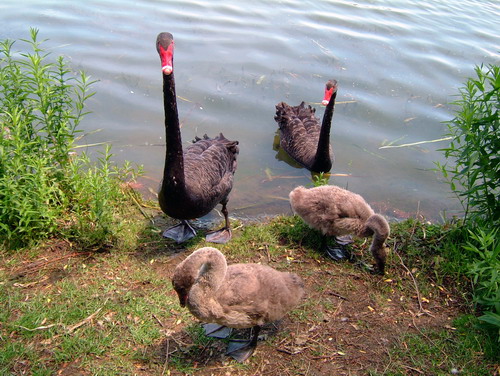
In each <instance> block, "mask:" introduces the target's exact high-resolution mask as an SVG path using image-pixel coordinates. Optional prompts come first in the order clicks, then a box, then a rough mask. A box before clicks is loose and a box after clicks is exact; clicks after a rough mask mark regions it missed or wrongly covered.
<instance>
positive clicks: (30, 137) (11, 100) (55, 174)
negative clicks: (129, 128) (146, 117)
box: [0, 29, 135, 248]
mask: <svg viewBox="0 0 500 376" xmlns="http://www.w3.org/2000/svg"><path fill="white" fill-rule="evenodd" d="M23 42H24V43H26V44H27V45H28V47H29V48H30V49H31V51H30V52H25V53H18V52H14V51H13V45H14V42H13V41H10V40H3V41H0V246H3V247H7V248H18V247H24V246H27V245H30V244H31V243H32V242H36V241H38V240H41V239H45V238H47V237H49V236H51V235H57V234H63V235H65V236H72V237H74V239H75V240H84V241H91V242H93V243H96V242H97V243H99V242H107V241H109V235H110V233H111V232H112V230H111V228H112V222H113V215H112V213H113V211H114V210H115V208H113V205H112V204H113V203H118V202H119V201H117V200H118V197H119V196H120V179H123V178H124V176H125V175H126V176H127V178H130V179H133V178H134V177H135V171H133V170H131V169H130V168H129V167H127V168H125V169H124V170H120V169H117V168H116V167H114V166H112V164H111V161H110V158H111V153H110V151H109V149H106V151H105V152H104V157H103V158H100V159H99V160H98V161H97V162H96V163H95V164H92V163H91V162H90V161H89V159H88V157H87V156H86V155H85V154H82V155H77V154H76V153H75V152H74V147H75V142H76V140H77V135H78V134H79V133H80V132H81V131H80V130H79V129H78V125H79V124H80V121H81V120H82V118H83V116H84V115H86V112H85V103H86V101H87V100H88V99H89V98H90V97H92V95H94V93H93V92H90V86H91V85H92V84H93V83H94V81H91V80H90V79H89V77H87V76H86V75H85V73H83V72H80V73H79V75H78V76H74V75H73V74H72V73H71V70H70V69H69V68H68V66H67V63H66V62H65V60H64V58H63V57H61V56H60V57H58V58H57V59H56V60H50V59H49V54H48V53H45V52H44V50H43V48H42V46H41V44H42V42H40V41H39V40H38V30H36V29H31V39H29V40H23ZM90 238H91V239H90Z"/></svg>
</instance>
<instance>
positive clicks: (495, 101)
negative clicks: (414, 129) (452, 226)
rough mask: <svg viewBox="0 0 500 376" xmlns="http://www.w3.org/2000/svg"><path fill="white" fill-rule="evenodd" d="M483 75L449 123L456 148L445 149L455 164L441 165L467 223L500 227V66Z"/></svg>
mask: <svg viewBox="0 0 500 376" xmlns="http://www.w3.org/2000/svg"><path fill="white" fill-rule="evenodd" d="M475 72H476V75H477V77H476V78H470V79H468V81H467V82H466V83H465V86H464V87H463V88H461V89H460V96H461V98H460V99H459V100H457V101H455V102H453V103H452V104H454V105H456V106H458V108H459V109H458V111H457V113H456V117H455V118H454V119H453V120H451V121H450V122H448V134H447V136H449V137H450V138H451V142H450V145H449V146H448V147H447V148H444V149H442V151H444V154H445V157H446V158H447V159H450V160H451V161H452V162H450V163H448V162H447V163H445V164H444V165H442V164H439V163H438V164H437V166H438V169H439V170H440V171H441V172H442V173H443V175H444V176H445V178H447V179H448V181H449V183H450V186H451V189H452V190H453V192H455V193H456V194H457V196H458V197H459V199H460V201H461V203H462V205H463V207H464V210H465V220H466V221H468V222H470V223H485V225H487V226H489V227H492V228H494V227H498V225H500V200H498V197H499V195H500V153H499V151H500V128H499V124H500V123H499V117H498V110H499V108H500V101H499V96H500V67H499V66H497V65H489V66H487V67H486V68H485V67H483V66H480V67H476V68H475Z"/></svg>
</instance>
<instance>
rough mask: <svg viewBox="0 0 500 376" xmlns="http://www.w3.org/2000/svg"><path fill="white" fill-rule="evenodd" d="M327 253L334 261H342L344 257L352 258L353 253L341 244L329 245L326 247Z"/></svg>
mask: <svg viewBox="0 0 500 376" xmlns="http://www.w3.org/2000/svg"><path fill="white" fill-rule="evenodd" d="M325 251H326V254H327V255H328V257H330V258H331V259H332V260H334V261H340V260H344V259H350V258H351V253H350V252H349V251H348V250H347V248H344V247H342V246H340V245H337V246H333V247H332V246H327V247H326V248H325Z"/></svg>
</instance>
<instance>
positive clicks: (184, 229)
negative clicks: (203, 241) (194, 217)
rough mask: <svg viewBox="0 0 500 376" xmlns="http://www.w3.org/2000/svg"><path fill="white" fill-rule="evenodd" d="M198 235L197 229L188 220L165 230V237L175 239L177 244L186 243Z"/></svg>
mask: <svg viewBox="0 0 500 376" xmlns="http://www.w3.org/2000/svg"><path fill="white" fill-rule="evenodd" d="M195 236H196V231H195V230H194V228H193V227H191V225H190V224H189V222H188V221H182V222H181V223H179V224H178V225H175V226H172V227H170V228H167V229H166V230H165V231H164V232H163V237H164V238H169V239H173V240H175V241H176V242H177V244H180V243H184V242H186V241H188V240H189V239H192V238H194V237H195Z"/></svg>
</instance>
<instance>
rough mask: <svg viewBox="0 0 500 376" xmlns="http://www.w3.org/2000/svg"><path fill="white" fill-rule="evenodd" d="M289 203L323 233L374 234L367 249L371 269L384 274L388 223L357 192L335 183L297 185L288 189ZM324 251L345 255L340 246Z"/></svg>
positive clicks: (332, 234)
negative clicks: (370, 254)
mask: <svg viewBox="0 0 500 376" xmlns="http://www.w3.org/2000/svg"><path fill="white" fill-rule="evenodd" d="M290 204H291V206H292V210H293V212H294V213H295V214H298V215H299V216H300V217H301V218H302V219H303V220H304V222H306V223H307V224H308V225H309V226H310V227H312V228H314V229H316V230H318V231H320V232H321V233H322V234H323V235H326V236H341V235H348V234H355V235H357V236H359V237H368V236H372V235H373V240H372V244H371V246H370V251H371V253H372V255H373V257H374V258H375V262H376V269H375V270H374V271H376V272H378V273H380V274H382V275H383V274H384V271H385V260H386V258H387V254H388V253H389V249H388V248H387V247H385V245H384V242H385V241H386V239H387V237H388V236H389V233H390V228H389V224H388V223H387V221H386V219H385V218H384V217H382V216H381V215H380V214H375V213H374V211H373V209H372V208H371V207H370V205H368V204H367V202H366V201H365V200H364V199H363V197H361V196H360V195H358V194H356V193H353V192H350V191H348V190H345V189H343V188H340V187H337V186H334V185H323V186H320V187H315V188H310V189H307V188H304V187H297V188H295V189H294V190H293V191H291V192H290ZM326 251H327V254H328V255H329V256H330V257H332V258H333V259H335V260H337V259H340V258H343V257H345V253H343V252H344V251H343V250H341V249H339V248H330V247H327V248H326Z"/></svg>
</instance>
